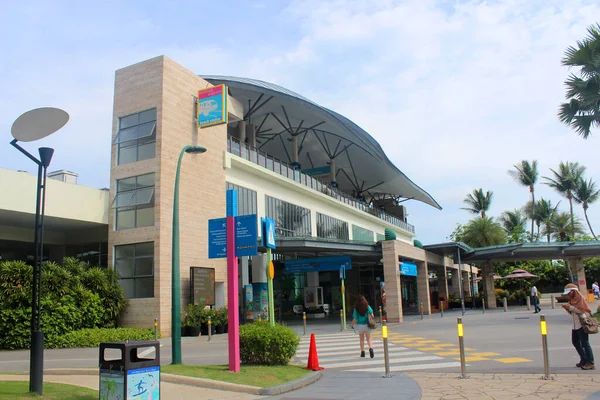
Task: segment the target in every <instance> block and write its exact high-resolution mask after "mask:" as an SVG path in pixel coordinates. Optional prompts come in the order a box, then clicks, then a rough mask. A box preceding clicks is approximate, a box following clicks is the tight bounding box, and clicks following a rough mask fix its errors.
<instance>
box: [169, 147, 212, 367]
mask: <svg viewBox="0 0 600 400" xmlns="http://www.w3.org/2000/svg"><path fill="white" fill-rule="evenodd" d="M205 151H206V148H204V147H202V146H185V147H184V148H183V149H181V153H180V154H179V160H178V161H177V173H176V174H175V193H174V196H173V245H172V246H171V251H172V254H171V265H172V268H171V289H172V290H171V359H172V361H171V362H172V363H173V364H181V295H180V293H181V287H180V286H181V285H180V284H181V279H180V278H181V277H180V275H179V172H180V170H181V159H182V158H183V155H184V154H185V153H204V152H205Z"/></svg>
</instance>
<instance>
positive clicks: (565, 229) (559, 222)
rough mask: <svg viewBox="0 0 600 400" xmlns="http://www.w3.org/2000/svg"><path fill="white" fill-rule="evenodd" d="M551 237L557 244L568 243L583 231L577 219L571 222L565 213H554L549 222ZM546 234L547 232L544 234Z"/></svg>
mask: <svg viewBox="0 0 600 400" xmlns="http://www.w3.org/2000/svg"><path fill="white" fill-rule="evenodd" d="M550 230H551V233H550V234H551V235H552V236H553V237H554V238H555V239H556V241H558V242H568V241H572V240H574V239H575V234H582V233H583V229H582V225H581V222H580V221H579V218H575V219H574V220H571V216H570V215H569V213H566V212H556V213H554V214H553V215H552V218H551V220H550ZM544 233H545V234H548V232H544Z"/></svg>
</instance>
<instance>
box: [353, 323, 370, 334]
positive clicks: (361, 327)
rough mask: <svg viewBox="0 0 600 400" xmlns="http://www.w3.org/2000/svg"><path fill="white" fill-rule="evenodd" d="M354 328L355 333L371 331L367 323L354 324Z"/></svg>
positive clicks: (368, 332)
mask: <svg viewBox="0 0 600 400" xmlns="http://www.w3.org/2000/svg"><path fill="white" fill-rule="evenodd" d="M354 330H355V331H356V333H367V334H370V333H371V330H370V329H369V326H368V325H359V324H356V325H354Z"/></svg>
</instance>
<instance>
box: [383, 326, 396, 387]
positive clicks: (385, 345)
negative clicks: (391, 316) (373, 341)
mask: <svg viewBox="0 0 600 400" xmlns="http://www.w3.org/2000/svg"><path fill="white" fill-rule="evenodd" d="M381 337H382V338H383V359H384V362H385V375H383V377H382V378H391V377H392V376H394V374H391V373H390V355H389V354H388V327H387V322H385V321H381Z"/></svg>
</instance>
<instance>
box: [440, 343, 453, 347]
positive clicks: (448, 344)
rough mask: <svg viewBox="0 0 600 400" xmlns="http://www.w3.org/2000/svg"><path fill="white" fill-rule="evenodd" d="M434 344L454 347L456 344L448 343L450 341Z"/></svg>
mask: <svg viewBox="0 0 600 400" xmlns="http://www.w3.org/2000/svg"><path fill="white" fill-rule="evenodd" d="M435 346H436V347H454V346H456V345H455V344H450V343H437V344H436V345H435Z"/></svg>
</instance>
